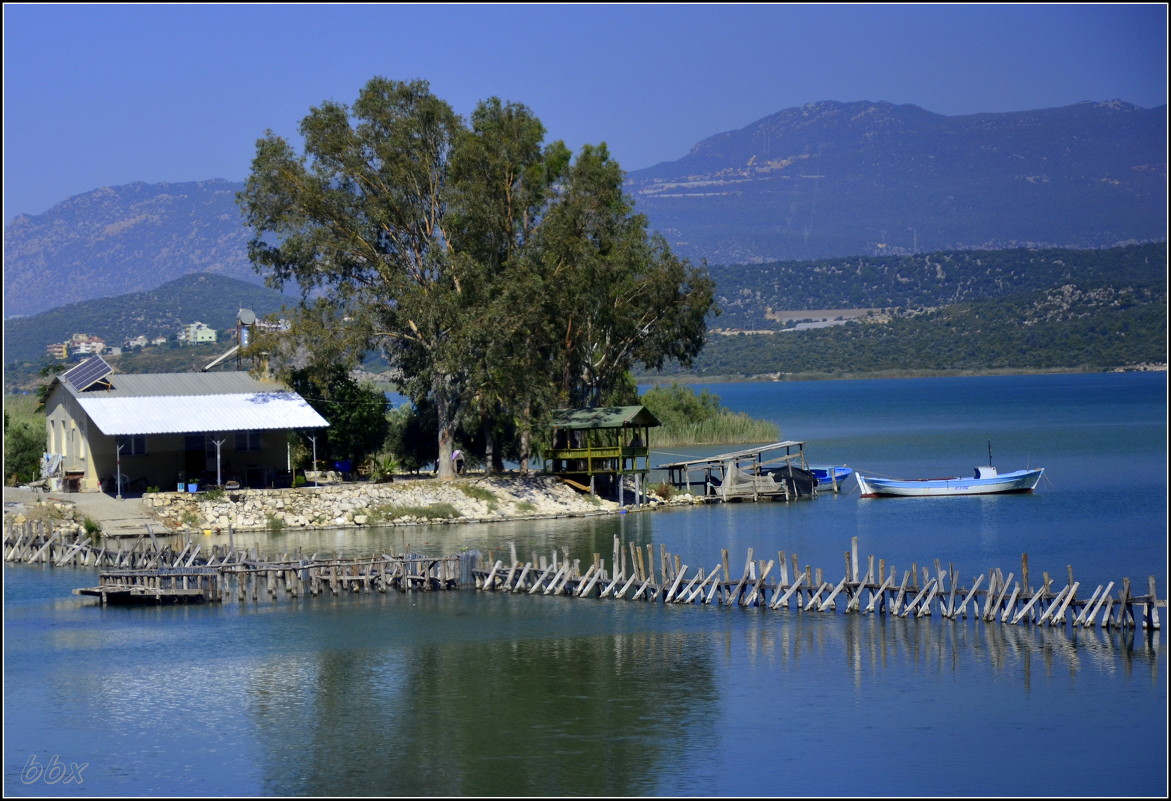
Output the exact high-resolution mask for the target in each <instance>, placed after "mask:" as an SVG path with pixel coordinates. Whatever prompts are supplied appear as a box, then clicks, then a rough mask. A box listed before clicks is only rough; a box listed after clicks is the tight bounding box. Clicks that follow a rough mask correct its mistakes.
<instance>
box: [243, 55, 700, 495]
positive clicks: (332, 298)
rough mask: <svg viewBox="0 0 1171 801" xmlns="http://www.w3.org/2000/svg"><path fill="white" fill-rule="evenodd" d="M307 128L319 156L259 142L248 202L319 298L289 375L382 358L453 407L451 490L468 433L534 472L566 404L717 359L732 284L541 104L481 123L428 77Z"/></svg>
mask: <svg viewBox="0 0 1171 801" xmlns="http://www.w3.org/2000/svg"><path fill="white" fill-rule="evenodd" d="M300 133H301V135H302V137H303V139H304V149H303V152H302V153H297V152H296V151H295V149H294V148H293V146H292V145H290V144H289V142H287V141H286V140H285V139H283V138H281V137H279V136H277V135H275V134H274V133H272V132H271V131H269V132H267V133H266V134H265V136H264V137H262V138H261V139H260V140H259V141H258V142H257V147H256V156H255V158H254V159H253V162H252V171H251V174H250V176H249V178H248V180H247V182H246V184H245V189H244V191H243V192H241V193H240V198H239V200H240V203H241V206H242V208H243V211H244V215H245V217H246V219H247V222H248V224H249V226H250V227H251V228H252V230H253V232H254V237H253V239H252V240H251V242H250V243H249V256H250V258H251V259H252V262H253V265H254V267H255V268H256V270H257V271H258V272H259V273H261V274H263V275H264V276H265V277H266V282H267V283H268V284H269V285H270V286H273V287H276V288H283V287H284V285H285V284H286V283H293V284H295V285H296V286H297V287H298V288H299V289H300V291H301V293H302V303H301V306H300V308H299V310H298V313H297V315H296V316H295V318H294V320H293V328H292V332H291V334H290V335H288V336H284V337H283V338H282V341H281V342H278V343H275V344H274V343H272V342H269V343H266V345H265V347H266V348H268V349H269V350H270V352H271V353H272V354H273V355H274V359H275V360H276V361H277V366H278V368H279V367H281V365H282V364H283V365H284V366H285V367H284V369H285V370H286V374H287V373H288V371H291V370H293V369H310V370H319V369H322V368H323V367H327V366H335V365H343V366H345V367H352V366H355V365H357V364H358V363H359V362H360V360H361V359H362V357H363V356H364V354H365V353H366V352H367V351H369V350H370V349H375V348H376V349H380V350H381V351H382V352H383V353H384V354H385V356H386V357H387V359H388V360H389V361H390V363H391V364H392V365H394V366H395V367H396V368H398V369H399V370H400V371H401V388H402V391H403V392H404V394H406V395H407V396H408V397H410V398H411V399H412V401H413V402H414V403H416V404H417V405H423V404H427V405H428V406H430V407H433V408H434V409H435V413H436V418H437V426H438V431H437V445H438V469H439V475H440V477H441V478H450V477H452V475H453V473H452V469H451V458H450V457H451V451H452V448H453V442H454V439H455V436H456V434H457V432H458V431H459V429H460V428H461V427H463V428H464V429H467V430H478V431H479V432H480V433H481V434H482V435H483V437H484V441H485V442H486V443H487V445H486V447H487V448H488V449H489V450H490V449H491V448H492V447H493V445H492V443H494V441H495V439H496V437H498V436H499V435H500V434H501V433H502V432H505V431H516V432H518V433H517V436H518V437H519V439H520V446H519V453H520V458H521V463H522V466H526V465H527V460H528V456H529V453H530V448H531V437H532V434H533V432H535V431H537V430H539V428H540V426H541V425H542V423H543V421H544V419H545V417H546V415H547V414H548V412H549V411H550V410H551V409H552V408H555V407H556V406H557V405H564V404H573V405H596V404H598V403H600V402H602V400H603V399H604V398H606V397H608V396H610V395H612V394H613V393H615V392H622V391H623V390H624V389H625V390H627V391H628V388H629V387H630V386H631V382H630V378H629V374H630V370H631V369H632V367H633V366H634V365H636V364H640V365H643V366H644V367H646V368H648V369H653V368H656V367H660V366H662V365H663V363H664V362H665V361H666V360H675V361H677V362H678V363H681V364H688V363H690V361H691V360H693V359H694V358H695V357H696V356H697V355H698V353H699V352H700V350H701V348H702V346H703V343H704V339H705V334H706V326H705V322H704V321H705V318H706V316H707V315H708V314H709V312H711V311H712V310H713V298H714V284H713V282H712V281H711V279H710V278H709V277H708V275H707V271H706V268H702V267H698V268H697V267H693V266H692V265H691V264H690V263H688V262H687V261H686V260H680V259H678V258H676V257H675V256H674V255H673V254H672V253H671V251H670V248H669V247H668V246H667V244H666V242H665V240H663V239H662V238H661V237H658V236H656V235H652V234H650V233H649V232H648V231H647V223H646V220H645V218H644V217H642V216H641V215H637V214H635V213H634V212H633V204H632V203H631V201H630V200H629V198H628V197H626V196H625V195H624V194H623V192H622V182H623V177H624V175H623V172H622V170H621V168H620V167H619V166H618V164H617V163H616V162H615V161H614V160H613V159H612V158H611V157H610V155H609V153H608V151H607V149H606V147H605V145H596V146H594V145H587V146H585V147H583V149H582V151H581V153H580V154H579V155H578V156H577V158H576V159H574V158H573V157H572V155H571V153H570V152H569V151H568V149H567V148H566V147H565V145H564V144H563V143H561V142H560V141H555V142H552V143H550V144H545V143H544V137H545V129H544V126H543V125H542V124H541V122H540V121H539V120H538V119H537V118H536V116H535V115H533V113H532V112H531V111H530V110H529V109H528V108H526V107H525V106H523V105H520V104H516V103H506V102H503V101H501V100H500V99H498V98H491V99H489V100H486V101H483V102H481V103H480V104H479V105H478V106H477V107H476V109H475V110H474V111H473V113H472V115H471V117H470V122H469V123H467V124H465V122H464V121H463V120H462V119H461V118H460V117H459V116H458V115H456V114H455V113H454V111H453V110H452V109H451V107H450V106H449V105H448V104H447V103H445V102H444V101H442V100H441V99H439V98H438V97H436V96H435V95H433V94H432V93H431V90H430V87H429V85H428V84H427V82H425V81H412V82H406V83H404V82H397V81H392V80H388V79H385V78H380V77H376V78H373V79H372V80H370V81H369V82H368V83H367V84H366V86H365V87H363V89H362V90H361V92H360V93H359V96H358V99H357V100H356V101H355V103H354V104H353V105H352V107H347V106H345V105H343V104H340V103H336V102H332V101H329V102H325V103H322V104H321V105H320V106H317V107H314V108H312V109H311V110H310V112H309V114H308V115H307V116H306V117H305V118H304V119H303V120H302V122H301V125H300ZM488 461H489V462H491V461H492V459H491V456H490V454H489V459H488Z"/></svg>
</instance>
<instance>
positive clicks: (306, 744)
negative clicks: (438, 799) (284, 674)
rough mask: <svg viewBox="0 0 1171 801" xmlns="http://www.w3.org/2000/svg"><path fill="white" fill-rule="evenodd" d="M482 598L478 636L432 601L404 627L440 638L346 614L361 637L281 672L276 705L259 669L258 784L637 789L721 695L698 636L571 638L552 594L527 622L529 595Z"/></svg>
mask: <svg viewBox="0 0 1171 801" xmlns="http://www.w3.org/2000/svg"><path fill="white" fill-rule="evenodd" d="M486 600H487V601H488V606H489V607H491V608H488V609H482V610H479V611H478V612H477V614H480V615H482V617H480V618H479V619H478V620H477V621H476V622H477V627H478V628H480V629H484V628H485V627H486V628H489V629H491V630H492V634H493V636H492V637H490V638H485V637H481V636H478V634H476V633H475V632H473V631H471V630H467V631H465V633H466V634H468V635H471V636H469V637H467V638H464V637H461V636H459V634H460V631H459V629H460V627H458V626H454V627H452V626H445V625H444V624H443V623H441V622H439V621H437V620H435V619H434V618H433V617H432V612H433V611H437V610H438V607H436V608H435V609H434V610H428V611H421V612H418V613H417V614H418V615H419V617H417V618H416V619H414V620H411V621H407V622H406V625H407V626H408V627H409V628H411V629H421V628H429V627H432V626H433V625H438V626H440V627H441V628H445V629H446V631H445V632H444V636H435V632H434V631H433V632H432V633H431V634H429V635H426V634H423V635H422V636H416V635H419V634H421V632H418V631H413V632H411V631H404V632H402V633H401V636H397V635H396V636H393V637H390V638H383V637H380V636H379V632H378V629H379V628H380V625H379V624H378V623H377V622H374V621H372V620H370V619H369V618H368V617H367V616H365V615H357V616H355V618H354V620H352V621H344V624H345V625H360V626H361V627H362V628H363V630H364V631H366V633H367V634H369V635H370V638H371V640H372V642H371V645H370V647H369V648H353V649H344V650H332V649H326V650H321V651H318V652H316V653H315V654H313V655H312V656H308V657H306V659H308V660H311V661H312V662H313V669H312V674H313V675H311V676H301V677H300V680H299V681H298V682H295V683H286V684H285V685H284V687H283V688H282V693H281V694H282V696H284V698H285V699H286V700H285V701H284V702H283V703H281V704H279V705H277V704H272V703H270V702H269V701H268V700H267V699H268V696H269V692H270V688H271V686H272V682H271V681H270V680H269V679H268V678H266V677H264V676H261V677H259V678H258V679H257V680H256V681H255V682H254V683H253V684H252V689H251V690H250V695H251V697H252V699H253V702H252V704H251V714H252V717H253V719H252V721H251V726H252V728H253V729H254V730H255V732H256V733H257V736H258V737H259V738H260V740H261V742H262V743H263V744H264V748H265V752H266V755H267V756H266V759H265V760H264V765H265V779H264V785H265V793H266V794H271V795H334V796H336V795H343V796H344V795H371V794H375V795H396V796H405V795H444V796H456V795H507V796H518V795H522V796H523V795H533V796H542V795H544V796H572V795H620V794H635V795H644V794H651V793H653V792H654V788H655V786H656V782H657V777H658V776H660V775H661V773H662V772H664V771H667V770H669V769H670V768H671V767H672V765H677V764H678V760H679V759H680V758H681V755H682V754H685V753H687V752H688V751H689V749H692V748H693V747H694V746H695V744H696V743H697V742H699V741H701V740H702V739H703V738H704V737H708V736H711V726H712V723H711V721H712V719H713V717H714V716H713V714H712V709H713V704H714V703H715V702H716V698H717V697H718V693H717V692H715V679H714V671H713V667H712V664H711V658H710V653H709V650H708V649H707V648H706V647H705V646H704V638H703V637H702V636H697V635H695V634H691V633H687V632H678V631H655V630H643V631H626V632H614V633H611V634H598V635H596V636H586V637H583V636H574V635H571V634H568V633H567V632H565V629H566V628H567V627H568V628H571V629H572V628H577V626H576V625H575V621H576V622H580V620H579V619H578V615H577V614H575V613H574V612H573V611H572V610H564V609H558V608H557V607H558V606H559V604H558V603H557V599H548V601H544V602H543V601H536V602H535V604H536V605H544V606H545V607H546V608H545V609H543V610H540V611H539V612H538V614H539V615H540V617H541V625H540V626H539V627H534V626H532V625H530V623H531V621H528V620H526V617H527V616H526V615H521V616H519V617H517V616H516V613H517V612H518V611H519V610H522V609H524V608H525V607H527V609H528V610H530V611H531V610H533V609H534V601H531V600H530V601H527V602H523V603H521V604H516V603H512V601H513V600H514V599H504V602H503V603H499V604H497V603H493V601H492V599H486ZM570 603H571V604H572V602H570ZM441 606H449V605H448V604H442V605H441ZM457 606H462V604H458V605H457ZM416 608H417V607H416ZM386 611H390V610H386ZM451 611H452V609H450V608H449V609H448V610H447V612H448V613H449V614H450V613H451ZM406 612H407V610H406V609H399V610H397V613H399V614H402V613H406ZM497 612H499V613H500V614H499V615H497V614H496V613H497ZM541 613H545V614H541ZM483 615H486V616H483ZM337 622H338V623H339V624H341V623H343V621H340V620H339V621H337ZM632 622H636V621H634V620H633V619H631V618H627V619H626V620H625V621H624V625H628V624H629V623H632ZM370 626H373V628H374V630H373V631H371V630H370ZM418 639H421V640H422V641H423V642H422V644H421V645H418V646H414V645H411V644H410V642H411V641H412V640H418ZM681 699H686V701H685V702H683V701H682V700H681Z"/></svg>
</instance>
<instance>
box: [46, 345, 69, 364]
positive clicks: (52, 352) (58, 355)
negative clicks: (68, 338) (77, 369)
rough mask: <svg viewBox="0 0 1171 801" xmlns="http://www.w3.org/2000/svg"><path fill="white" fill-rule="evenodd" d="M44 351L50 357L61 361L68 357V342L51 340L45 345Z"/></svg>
mask: <svg viewBox="0 0 1171 801" xmlns="http://www.w3.org/2000/svg"><path fill="white" fill-rule="evenodd" d="M45 353H47V354H48V355H49V358H50V359H56V360H57V361H59V362H63V361H65V360H66V359H68V358H69V343H68V342H53V343H51V344H49V345H46V346H45Z"/></svg>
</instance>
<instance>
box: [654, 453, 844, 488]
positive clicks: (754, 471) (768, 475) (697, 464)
mask: <svg viewBox="0 0 1171 801" xmlns="http://www.w3.org/2000/svg"><path fill="white" fill-rule="evenodd" d="M656 469H658V470H666V471H667V480H668V481H669V482H670V483H671V485H672V486H674V487H675V488H676V489H678V490H682V491H684V492H690V491H691V489H692V487H701V488H702V490H703V492H702V497H705V498H708V499H710V500H719V501H741V500H753V501H761V500H765V501H774V500H781V501H793V500H796V499H798V498H808V497H812V496H814V495H816V494H817V479H816V478H814V476H813V474H812V473H810V472H809V465H808V464H807V463H806V461H805V443H804V442H797V441H794V440H786V441H784V442H774V443H772V444H771V445H763V446H760V447H756V448H748V449H745V450H741V451H733V452H732V453H722V454H719V455H716V456H708V457H706V458H702V459H690V460H687V461H682V462H670V463H667V464H661V465H658V466H657V468H656ZM834 489H835V491H836V489H837V486H836V484H835V486H834Z"/></svg>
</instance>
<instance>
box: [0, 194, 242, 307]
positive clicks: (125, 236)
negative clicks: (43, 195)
mask: <svg viewBox="0 0 1171 801" xmlns="http://www.w3.org/2000/svg"><path fill="white" fill-rule="evenodd" d="M243 188H244V184H243V183H242V182H237V183H231V182H228V181H222V180H212V181H192V182H190V183H175V184H145V183H134V184H129V185H127V186H119V187H103V188H101V189H96V190H94V191H93V192H88V193H86V194H83V195H78V196H76V197H73V198H70V199H69V200H66V201H64V202H63V203H58V204H57V205H56V206H53V208H51V209H49V210H48V211H47V212H45V213H44V214H39V215H37V216H35V217H30V216H28V215H21V216H19V217H17V218H16V219H15V220H13V222H12V224H11V225H9V226H8V227H7V228H6V229H5V230H4V317H5V319H6V320H7V319H9V318H11V317H13V316H22V315H29V314H36V313H38V312H42V311H46V310H48V309H53V308H57V307H58V306H64V305H66V304H69V303H77V302H80V301H85V300H93V299H95V298H108V297H114V296H117V295H125V294H127V293H130V292H138V291H141V290H144V289H153V288H155V287H157V286H161V285H162V284H165V283H166V282H168V281H173V280H175V279H176V278H181V277H183V276H185V275H189V274H191V273H210V274H213V275H222V276H226V277H229V278H235V279H238V280H241V281H248V282H251V283H253V284H257V285H259V284H262V283H263V281H262V279H261V277H260V276H258V275H257V274H256V273H255V272H254V271H253V270H252V265H251V264H250V263H249V261H248V250H247V245H248V238H249V235H248V231H247V229H246V228H245V227H244V223H243V220H242V218H241V216H240V209H239V207H238V206H237V205H236V193H237V192H239V191H240V190H241V189H243Z"/></svg>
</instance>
